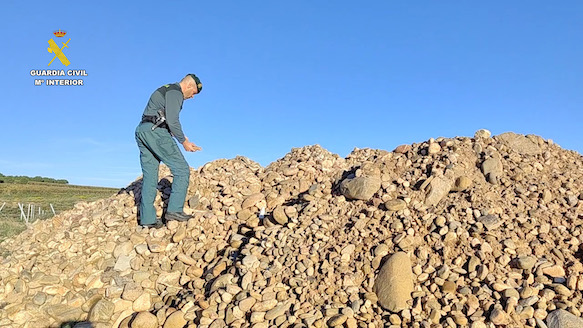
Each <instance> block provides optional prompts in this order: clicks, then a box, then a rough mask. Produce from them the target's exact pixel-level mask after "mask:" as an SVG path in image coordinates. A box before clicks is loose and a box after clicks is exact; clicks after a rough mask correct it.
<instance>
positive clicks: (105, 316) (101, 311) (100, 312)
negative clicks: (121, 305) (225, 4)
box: [89, 299, 115, 322]
mask: <svg viewBox="0 0 583 328" xmlns="http://www.w3.org/2000/svg"><path fill="white" fill-rule="evenodd" d="M114 309H115V305H114V304H113V303H112V302H110V301H108V300H105V299H102V300H99V301H98V302H97V303H95V305H93V308H91V311H89V321H95V322H108V321H109V320H110V319H111V316H113V310H114Z"/></svg>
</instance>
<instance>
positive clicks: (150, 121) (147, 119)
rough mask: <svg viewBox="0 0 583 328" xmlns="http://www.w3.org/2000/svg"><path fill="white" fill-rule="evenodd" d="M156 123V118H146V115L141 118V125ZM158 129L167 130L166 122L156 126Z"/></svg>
mask: <svg viewBox="0 0 583 328" xmlns="http://www.w3.org/2000/svg"><path fill="white" fill-rule="evenodd" d="M156 122H158V116H148V115H144V116H142V122H141V123H154V124H156ZM158 127H160V128H164V129H168V124H167V123H166V122H164V123H162V124H160V125H158Z"/></svg>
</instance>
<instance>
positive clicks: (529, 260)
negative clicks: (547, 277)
mask: <svg viewBox="0 0 583 328" xmlns="http://www.w3.org/2000/svg"><path fill="white" fill-rule="evenodd" d="M516 262H517V264H518V267H519V268H521V269H523V270H530V269H532V268H533V267H534V265H535V264H536V257H534V256H521V257H519V258H518V259H517V261H516Z"/></svg>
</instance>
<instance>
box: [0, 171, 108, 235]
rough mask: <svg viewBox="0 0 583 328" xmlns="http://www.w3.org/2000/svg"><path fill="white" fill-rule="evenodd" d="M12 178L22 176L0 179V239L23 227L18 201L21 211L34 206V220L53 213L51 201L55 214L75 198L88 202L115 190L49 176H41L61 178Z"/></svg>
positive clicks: (24, 225)
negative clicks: (71, 182) (77, 184)
mask: <svg viewBox="0 0 583 328" xmlns="http://www.w3.org/2000/svg"><path fill="white" fill-rule="evenodd" d="M5 178H6V177H5V176H3V175H0V180H3V179H5ZM11 178H15V177H11ZM16 178H23V179H20V180H18V179H16V180H18V181H23V182H14V181H12V182H7V181H6V180H4V183H0V208H2V209H1V210H0V241H2V240H4V239H6V238H8V237H11V236H14V235H16V234H18V233H20V232H22V231H23V230H24V229H26V224H25V221H24V220H23V219H22V214H21V210H20V208H19V206H18V204H19V203H20V204H21V205H22V206H23V209H24V214H25V215H26V214H27V213H28V207H29V204H31V205H34V208H35V220H36V219H47V218H51V217H53V212H52V210H51V207H50V205H51V204H52V205H53V208H54V209H55V212H56V213H57V214H58V213H60V212H62V211H66V210H69V209H71V208H73V206H74V205H75V204H76V203H77V202H80V201H86V202H91V201H95V200H98V199H102V198H107V197H109V196H111V195H113V194H115V193H116V192H117V191H118V190H119V189H116V188H105V187H91V186H76V185H69V184H68V182H67V181H66V180H55V179H50V178H41V179H49V180H54V181H65V182H64V183H63V182H56V183H55V182H53V183H47V182H40V181H37V180H36V178H29V177H16ZM27 179H28V180H27ZM24 181H26V182H24ZM3 204H4V205H3ZM39 208H40V211H41V213H42V212H44V215H39V214H38V212H39Z"/></svg>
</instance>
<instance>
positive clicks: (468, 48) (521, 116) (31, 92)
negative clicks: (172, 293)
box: [0, 0, 583, 187]
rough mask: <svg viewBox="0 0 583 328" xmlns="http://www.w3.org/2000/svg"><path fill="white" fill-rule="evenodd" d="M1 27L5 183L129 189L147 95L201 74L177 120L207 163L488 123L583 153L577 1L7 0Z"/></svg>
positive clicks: (385, 142)
mask: <svg viewBox="0 0 583 328" xmlns="http://www.w3.org/2000/svg"><path fill="white" fill-rule="evenodd" d="M0 26H1V27H2V31H4V37H3V47H4V49H3V51H2V55H1V58H2V64H1V65H2V79H1V80H0V89H1V90H3V92H4V96H3V99H4V101H2V106H1V107H0V111H1V113H2V116H1V117H2V118H1V122H2V123H3V124H2V128H1V129H0V154H1V155H0V172H1V173H3V174H6V175H29V176H36V175H41V176H49V177H53V178H60V179H67V180H69V182H70V183H72V184H82V185H97V186H113V187H123V186H126V185H128V184H129V183H130V182H132V181H133V180H134V179H136V178H137V177H138V176H139V175H140V174H141V168H140V164H139V153H138V149H137V146H136V144H135V140H134V130H135V127H136V125H137V123H138V121H139V120H140V117H141V115H142V112H143V110H144V107H145V105H146V102H147V100H148V97H149V96H150V94H151V93H152V92H153V91H154V90H155V89H156V88H158V87H159V86H160V85H162V84H166V83H171V82H176V81H178V80H180V79H181V78H182V77H183V76H184V75H185V74H186V73H191V72H192V73H195V74H197V75H198V76H199V77H200V79H201V80H202V82H203V84H204V89H203V91H202V93H201V94H200V95H197V96H195V98H194V99H191V100H187V101H185V102H184V106H183V110H182V113H181V116H180V119H181V122H182V125H183V128H184V131H185V134H186V135H187V136H188V137H189V138H190V139H191V141H193V142H195V143H196V144H197V145H199V146H201V147H202V148H203V150H202V152H197V153H186V154H185V156H186V159H187V161H188V162H189V164H190V166H192V167H195V168H197V167H200V166H201V165H203V164H204V163H207V162H209V161H212V160H215V159H219V158H233V157H235V156H237V155H243V156H246V157H249V158H250V159H252V160H255V161H257V162H259V163H260V164H262V165H264V166H265V165H268V164H269V163H271V162H273V161H275V160H277V159H279V158H281V157H282V156H284V155H285V154H286V153H288V152H289V151H290V150H291V148H292V147H303V146H306V145H313V144H320V145H321V146H322V147H324V148H326V149H328V150H329V151H331V152H333V153H337V154H339V155H340V156H346V155H347V154H348V153H350V151H352V149H353V148H354V147H359V148H364V147H370V148H380V149H386V150H393V149H394V148H395V147H396V146H398V145H400V144H411V143H416V142H422V141H425V140H428V139H429V138H432V137H433V138H437V137H440V136H443V137H455V136H473V134H474V131H476V130H478V129H480V128H486V129H489V130H490V131H492V133H493V134H500V133H503V132H506V131H514V132H517V133H523V134H537V135H540V136H542V137H544V138H548V139H553V140H554V141H555V142H556V143H558V144H559V145H561V146H562V147H563V148H566V149H572V150H576V151H578V152H579V153H582V152H583V141H582V138H581V136H582V132H581V131H582V128H583V114H582V112H583V2H582V1H579V0H577V1H576V0H572V1H560V2H550V1H539V0H536V1H450V0H445V1H361V2H355V1H304V0H296V1H220V2H216V1H215V2H211V1H115V2H114V1H91V2H89V1H57V2H54V1H8V2H4V3H3V6H2V12H1V13H0ZM58 29H62V30H65V31H67V35H66V37H64V38H61V39H58V38H56V37H55V36H54V35H53V34H52V32H53V31H55V30H58ZM51 38H52V39H54V40H55V41H56V42H57V43H58V45H61V42H64V41H66V40H67V39H69V38H71V41H70V42H69V44H68V46H69V48H65V49H64V50H63V52H64V54H65V55H66V56H67V58H68V59H69V60H70V62H71V65H69V67H65V66H64V65H63V64H61V63H60V62H59V61H58V60H55V61H54V62H53V64H51V66H50V67H48V66H47V64H48V62H49V61H50V59H51V58H52V56H53V55H52V54H50V53H48V52H47V47H48V42H47V41H48V40H49V39H51ZM63 39H64V40H63ZM47 68H52V69H65V70H68V69H85V70H86V71H87V73H88V76H87V77H85V78H84V86H76V87H75V86H52V87H50V86H34V77H32V76H30V71H31V70H33V69H47ZM64 78H70V77H64ZM180 148H181V149H182V147H181V146H180Z"/></svg>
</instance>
